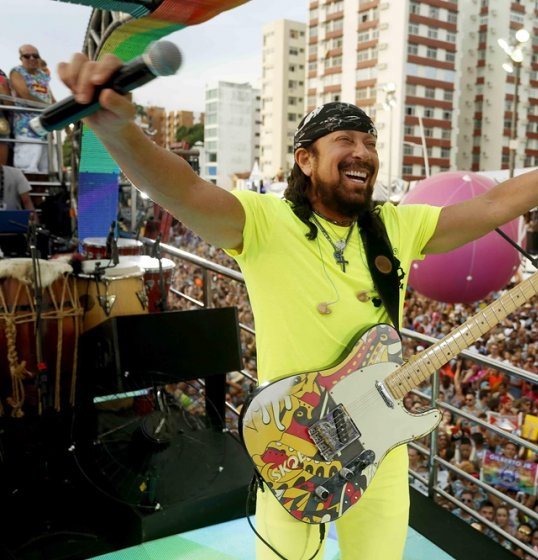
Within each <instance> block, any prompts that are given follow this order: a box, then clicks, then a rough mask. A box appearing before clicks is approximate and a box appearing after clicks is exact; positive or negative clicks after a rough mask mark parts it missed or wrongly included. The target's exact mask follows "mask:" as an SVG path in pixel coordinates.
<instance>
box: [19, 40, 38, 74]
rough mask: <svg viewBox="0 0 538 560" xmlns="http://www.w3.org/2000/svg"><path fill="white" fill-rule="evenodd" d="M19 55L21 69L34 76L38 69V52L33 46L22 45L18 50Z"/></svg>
mask: <svg viewBox="0 0 538 560" xmlns="http://www.w3.org/2000/svg"><path fill="white" fill-rule="evenodd" d="M19 55H20V60H21V64H22V66H23V68H25V69H26V70H27V71H28V72H30V73H31V74H34V73H35V72H37V71H38V70H39V69H40V66H41V60H40V56H39V51H38V50H37V49H36V48H35V47H34V46H33V45H22V47H21V48H20V49H19Z"/></svg>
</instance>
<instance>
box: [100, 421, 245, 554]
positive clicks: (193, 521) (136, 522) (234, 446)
mask: <svg viewBox="0 0 538 560" xmlns="http://www.w3.org/2000/svg"><path fill="white" fill-rule="evenodd" d="M190 437H191V438H196V444H195V445H194V447H197V449H198V450H199V449H206V450H207V452H205V453H203V454H202V455H200V454H199V453H196V452H192V453H189V454H188V455H189V456H188V458H187V457H186V455H185V457H184V459H185V460H184V461H181V462H176V463H175V464H170V465H169V469H168V470H167V471H166V472H162V473H161V480H160V481H159V484H161V485H162V487H163V488H164V489H166V493H167V494H170V495H174V494H175V495H176V497H177V498H178V499H177V500H176V501H174V502H170V503H168V504H165V505H163V506H162V507H161V508H159V509H156V510H154V511H149V510H148V509H147V508H139V507H133V506H129V505H126V504H121V503H120V502H118V501H117V500H107V499H106V498H104V497H103V496H102V495H101V496H99V495H96V494H95V493H94V495H95V499H96V500H98V502H96V511H100V512H101V513H100V515H104V516H105V518H104V519H103V521H104V522H105V523H106V525H107V526H108V527H116V526H118V525H117V520H121V530H119V531H117V532H113V533H112V534H110V536H109V538H110V540H112V541H114V542H115V543H116V544H117V545H118V546H121V547H126V546H133V545H135V544H140V543H142V542H146V541H150V540H154V539H159V538H162V537H166V536H169V535H173V534H178V533H183V532H185V531H191V530H194V529H198V528H200V527H207V526H208V525H214V524H216V523H223V522H225V521H230V520H232V519H239V518H241V517H244V516H245V515H246V513H247V497H248V488H249V485H250V482H251V480H252V478H253V475H254V469H253V466H252V463H251V461H250V459H249V458H248V456H247V455H246V452H245V450H244V449H243V448H242V444H241V443H240V442H239V441H238V440H237V439H236V438H235V437H234V436H232V435H231V434H229V433H225V432H217V431H215V430H208V431H197V432H194V433H192V434H191V436H190ZM193 443H194V442H193ZM211 449H213V450H214V457H213V454H212V453H211V451H210V450H211ZM208 457H209V459H208ZM211 457H213V458H211ZM248 513H249V515H250V514H252V513H254V512H253V511H252V510H249V511H248ZM118 527H119V526H118ZM114 533H115V534H114Z"/></svg>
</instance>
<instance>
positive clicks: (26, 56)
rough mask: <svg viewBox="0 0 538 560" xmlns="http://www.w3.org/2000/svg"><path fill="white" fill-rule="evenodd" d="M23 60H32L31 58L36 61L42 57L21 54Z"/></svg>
mask: <svg viewBox="0 0 538 560" xmlns="http://www.w3.org/2000/svg"><path fill="white" fill-rule="evenodd" d="M21 58H25V59H26V60H28V59H30V58H34V59H35V60H39V59H40V58H41V57H40V56H39V54H33V53H32V54H21Z"/></svg>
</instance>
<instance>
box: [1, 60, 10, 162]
mask: <svg viewBox="0 0 538 560" xmlns="http://www.w3.org/2000/svg"><path fill="white" fill-rule="evenodd" d="M0 95H8V96H10V95H11V88H10V87H9V80H8V77H7V76H6V74H5V73H4V72H3V71H2V70H1V69H0ZM0 105H11V102H10V101H8V100H7V99H1V98H0ZM10 136H11V125H10V122H9V116H8V114H7V113H6V111H0V165H7V163H8V160H9V142H6V141H4V140H6V139H8V138H9V137H10Z"/></svg>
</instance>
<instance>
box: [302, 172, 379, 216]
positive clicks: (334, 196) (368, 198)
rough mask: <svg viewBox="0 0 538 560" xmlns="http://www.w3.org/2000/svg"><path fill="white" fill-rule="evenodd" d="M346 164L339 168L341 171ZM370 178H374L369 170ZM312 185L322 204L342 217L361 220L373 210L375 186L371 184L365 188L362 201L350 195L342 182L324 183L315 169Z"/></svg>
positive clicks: (352, 194)
mask: <svg viewBox="0 0 538 560" xmlns="http://www.w3.org/2000/svg"><path fill="white" fill-rule="evenodd" d="M346 167H348V166H346V165H345V164H341V165H340V166H339V169H340V171H342V170H344V169H345V168H346ZM368 171H369V172H370V177H373V176H374V175H373V170H370V169H369V170H368ZM311 183H312V186H313V187H314V190H315V192H316V195H317V197H318V199H319V200H320V202H322V204H323V205H324V206H325V207H327V208H332V209H333V210H334V211H336V212H338V213H339V214H341V215H342V216H346V217H348V218H351V219H360V218H361V217H362V216H363V215H364V214H365V213H366V212H369V211H370V210H372V208H373V202H372V197H373V190H374V189H373V186H372V184H371V182H368V184H367V185H366V186H365V189H364V192H363V195H362V200H357V199H356V198H357V197H356V195H355V194H354V193H350V192H349V191H348V190H347V188H346V187H345V186H344V185H342V183H341V181H340V180H338V181H332V182H329V181H324V180H323V179H321V177H320V176H319V174H318V171H317V169H315V170H314V171H313V173H312V176H311Z"/></svg>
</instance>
